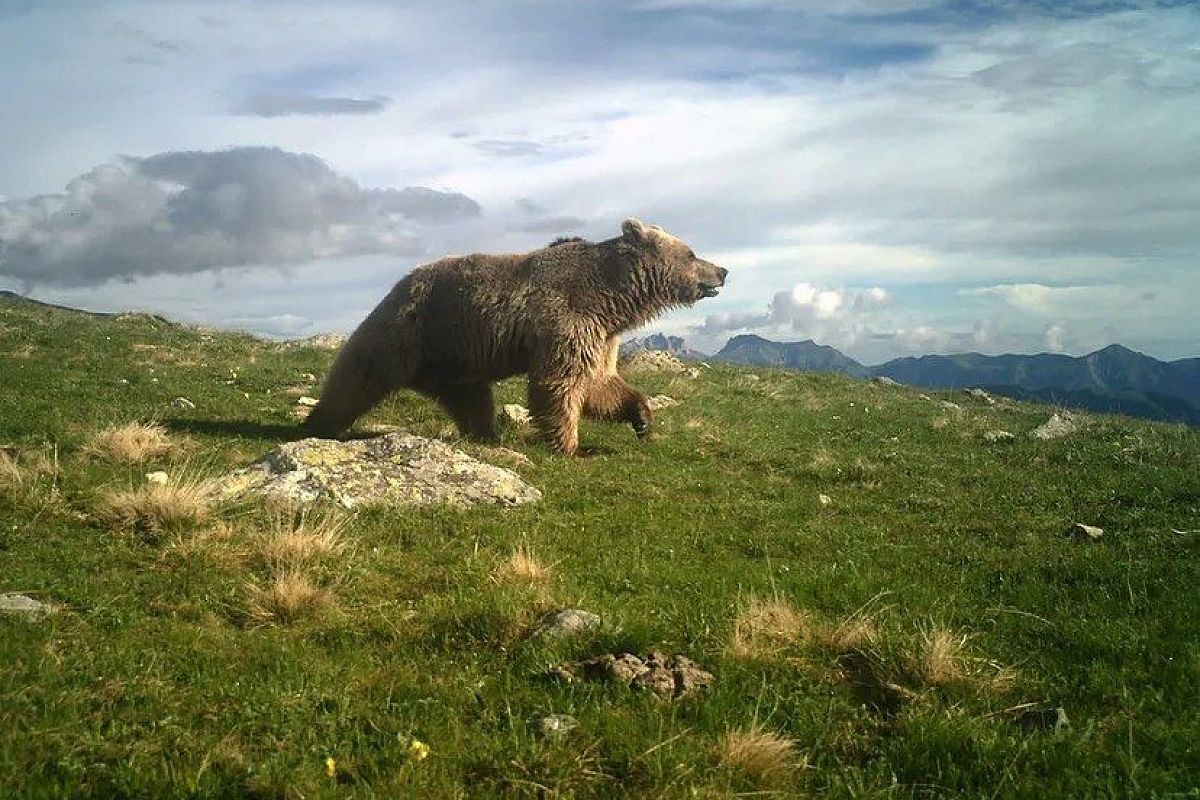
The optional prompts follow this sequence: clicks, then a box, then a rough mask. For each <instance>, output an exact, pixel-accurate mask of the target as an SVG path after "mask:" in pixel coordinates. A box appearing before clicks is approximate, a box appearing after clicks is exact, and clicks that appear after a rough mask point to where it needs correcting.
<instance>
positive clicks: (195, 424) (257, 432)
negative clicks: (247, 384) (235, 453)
mask: <svg viewBox="0 0 1200 800" xmlns="http://www.w3.org/2000/svg"><path fill="white" fill-rule="evenodd" d="M162 424H163V425H164V426H165V427H167V428H168V429H170V430H172V431H177V432H180V433H197V434H203V435H206V436H240V437H244V438H251V439H268V440H270V441H275V442H292V441H296V440H297V439H303V438H304V434H303V433H302V432H301V430H300V427H299V426H298V425H288V424H285V423H282V422H255V421H254V420H249V419H167V420H163V423H162Z"/></svg>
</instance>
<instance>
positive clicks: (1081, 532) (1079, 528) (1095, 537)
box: [1067, 522, 1104, 542]
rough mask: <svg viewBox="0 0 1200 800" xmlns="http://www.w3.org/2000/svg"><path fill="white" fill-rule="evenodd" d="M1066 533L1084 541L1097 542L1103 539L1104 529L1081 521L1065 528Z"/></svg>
mask: <svg viewBox="0 0 1200 800" xmlns="http://www.w3.org/2000/svg"><path fill="white" fill-rule="evenodd" d="M1067 535H1068V536H1073V537H1075V538H1076V539H1082V540H1083V541H1086V542H1099V541H1103V540H1104V529H1103V528H1097V527H1096V526H1095V525H1084V524H1083V523H1082V522H1076V523H1075V524H1074V525H1072V526H1071V527H1070V528H1068V529H1067Z"/></svg>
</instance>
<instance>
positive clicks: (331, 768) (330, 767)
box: [325, 756, 337, 778]
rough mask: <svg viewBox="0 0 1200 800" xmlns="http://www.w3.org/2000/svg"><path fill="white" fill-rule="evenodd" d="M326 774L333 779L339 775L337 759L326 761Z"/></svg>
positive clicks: (330, 758) (331, 757)
mask: <svg viewBox="0 0 1200 800" xmlns="http://www.w3.org/2000/svg"><path fill="white" fill-rule="evenodd" d="M325 774H326V775H328V776H329V777H331V778H332V777H334V776H335V775H337V759H335V758H334V757H333V756H330V757H329V758H327V759H325Z"/></svg>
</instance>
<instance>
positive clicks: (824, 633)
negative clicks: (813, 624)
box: [812, 616, 879, 655]
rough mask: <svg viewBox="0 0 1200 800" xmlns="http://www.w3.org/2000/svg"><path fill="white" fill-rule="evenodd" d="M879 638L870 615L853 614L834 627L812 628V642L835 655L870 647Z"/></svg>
mask: <svg viewBox="0 0 1200 800" xmlns="http://www.w3.org/2000/svg"><path fill="white" fill-rule="evenodd" d="M878 638H879V633H878V630H877V629H876V628H875V622H874V620H872V619H871V618H870V617H864V616H853V617H850V618H849V619H847V620H846V621H844V622H843V623H842V624H841V625H838V626H837V627H836V628H828V627H822V628H814V629H813V631H812V639H813V643H814V644H816V645H818V646H820V647H821V648H823V649H825V650H829V651H831V652H833V653H836V654H837V655H844V654H846V653H851V652H854V651H856V650H866V649H868V648H870V647H871V646H872V645H874V644H875V642H876V641H877V640H878Z"/></svg>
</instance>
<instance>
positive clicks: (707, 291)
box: [700, 283, 721, 298]
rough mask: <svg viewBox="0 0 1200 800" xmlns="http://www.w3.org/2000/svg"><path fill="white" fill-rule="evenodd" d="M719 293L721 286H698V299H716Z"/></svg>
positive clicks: (703, 284) (710, 284) (705, 284)
mask: <svg viewBox="0 0 1200 800" xmlns="http://www.w3.org/2000/svg"><path fill="white" fill-rule="evenodd" d="M720 293H721V284H719V283H702V284H700V297H701V298H705V297H716V296H717V295H719V294H720Z"/></svg>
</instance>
